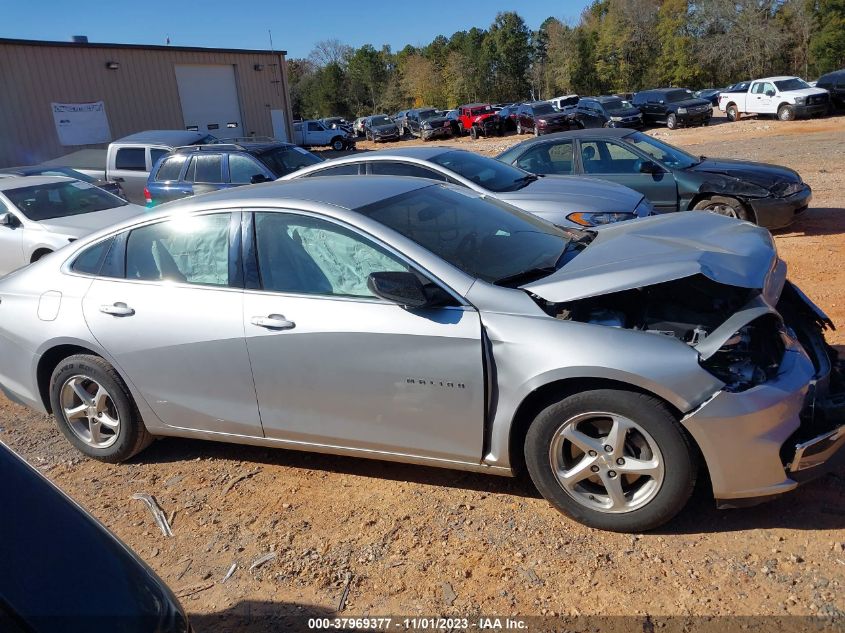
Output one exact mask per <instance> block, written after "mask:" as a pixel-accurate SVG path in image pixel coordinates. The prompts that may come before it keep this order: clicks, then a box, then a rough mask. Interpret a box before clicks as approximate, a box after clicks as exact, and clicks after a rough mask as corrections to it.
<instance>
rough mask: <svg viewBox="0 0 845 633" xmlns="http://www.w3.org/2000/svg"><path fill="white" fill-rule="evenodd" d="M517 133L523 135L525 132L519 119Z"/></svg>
mask: <svg viewBox="0 0 845 633" xmlns="http://www.w3.org/2000/svg"><path fill="white" fill-rule="evenodd" d="M516 133H517V136H522V134H523V130H522V123H520V122H519V121H517V122H516Z"/></svg>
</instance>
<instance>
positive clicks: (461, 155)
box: [429, 150, 536, 193]
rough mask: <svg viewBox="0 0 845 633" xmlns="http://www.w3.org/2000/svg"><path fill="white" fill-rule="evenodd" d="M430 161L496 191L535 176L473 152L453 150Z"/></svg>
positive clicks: (515, 186)
mask: <svg viewBox="0 0 845 633" xmlns="http://www.w3.org/2000/svg"><path fill="white" fill-rule="evenodd" d="M429 160H431V162H433V163H436V164H438V165H440V166H441V167H445V168H446V169H451V170H452V171H453V172H455V173H456V174H458V175H459V176H463V177H464V178H466V179H467V180H470V181H472V182H474V183H475V184H476V185H478V186H479V187H483V188H485V189H487V190H489V191H495V192H498V193H501V192H504V191H516V190H517V189H521V188H522V187H524V186H525V185H526V184H527V183H529V182H531V181H532V180H536V176H532V175H531V174H529V173H528V172H527V171H522V170H521V169H517V168H516V167H512V166H510V165H505V164H504V163H503V162H501V161H498V160H496V159H494V158H488V157H487V156H481V155H480V154H475V153H474V152H466V151H462V150H455V151H452V152H444V153H443V154H438V155H437V156H433V157H432V158H430V159H429Z"/></svg>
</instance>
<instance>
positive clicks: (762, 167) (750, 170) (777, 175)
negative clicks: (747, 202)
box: [690, 158, 801, 189]
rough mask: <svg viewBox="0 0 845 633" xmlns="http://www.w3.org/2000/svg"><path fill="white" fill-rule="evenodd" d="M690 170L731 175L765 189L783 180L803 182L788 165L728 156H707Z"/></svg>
mask: <svg viewBox="0 0 845 633" xmlns="http://www.w3.org/2000/svg"><path fill="white" fill-rule="evenodd" d="M690 171H697V172H706V173H710V174H719V175H721V176H729V177H731V178H737V179H739V180H745V181H748V182H750V183H753V184H755V185H757V186H759V187H763V188H765V189H770V188H771V187H772V186H773V185H776V184H777V183H781V182H786V183H790V184H791V183H800V182H801V176H799V175H798V172H796V171H794V170H792V169H789V168H788V167H781V166H780V165H768V164H766V163H752V162H750V161H747V160H730V159H727V158H707V159H705V160H704V161H702V162H701V163H699V164H698V165H693V166H692V167H690Z"/></svg>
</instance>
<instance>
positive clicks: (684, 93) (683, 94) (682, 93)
mask: <svg viewBox="0 0 845 633" xmlns="http://www.w3.org/2000/svg"><path fill="white" fill-rule="evenodd" d="M692 98H693V96H692V92H690V91H689V90H673V91H672V92H667V93H666V102H667V103H677V102H678V101H686V100H687V99H692Z"/></svg>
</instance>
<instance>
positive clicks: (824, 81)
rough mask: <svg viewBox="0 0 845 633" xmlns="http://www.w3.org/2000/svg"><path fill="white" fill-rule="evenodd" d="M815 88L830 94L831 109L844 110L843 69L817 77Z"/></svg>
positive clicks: (844, 75) (844, 84)
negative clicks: (822, 89)
mask: <svg viewBox="0 0 845 633" xmlns="http://www.w3.org/2000/svg"><path fill="white" fill-rule="evenodd" d="M816 88H824V89H825V90H827V91H828V92H829V93H830V101H831V105H833V107H835V108H845V68H843V69H842V70H834V71H833V72H831V73H827V74H826V75H822V76H821V77H819V80H818V81H817V82H816Z"/></svg>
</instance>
